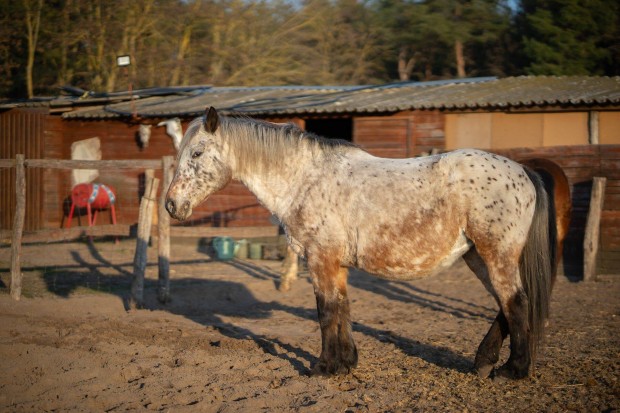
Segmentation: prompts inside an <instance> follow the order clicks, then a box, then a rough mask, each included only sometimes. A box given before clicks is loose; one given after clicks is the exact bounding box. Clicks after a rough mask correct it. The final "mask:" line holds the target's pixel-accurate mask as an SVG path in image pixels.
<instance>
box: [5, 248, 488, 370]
mask: <svg viewBox="0 0 620 413" xmlns="http://www.w3.org/2000/svg"><path fill="white" fill-rule="evenodd" d="M88 253H89V255H90V257H85V256H83V255H82V254H83V252H80V251H71V257H72V259H73V261H74V263H72V264H68V265H64V266H56V267H53V268H52V269H50V268H48V267H30V268H23V270H24V271H42V272H43V279H44V281H45V284H46V287H47V289H48V290H49V291H50V292H52V293H54V294H56V295H58V296H60V297H68V296H69V295H70V294H71V293H72V292H73V291H74V290H76V289H77V288H88V289H92V290H96V291H101V292H105V293H110V294H113V295H116V296H118V297H119V298H120V299H121V300H122V302H123V305H124V306H125V309H128V308H129V291H130V288H131V282H132V278H133V274H132V272H131V269H132V266H133V263H123V264H115V263H113V262H111V261H109V260H108V259H106V258H105V257H104V255H103V254H102V253H101V252H100V251H99V249H98V248H97V246H96V244H94V243H92V242H89V243H88ZM87 258H88V259H87ZM93 259H94V261H95V263H93ZM208 262H210V261H209V260H207V259H196V260H177V261H173V262H172V264H173V265H188V264H203V265H204V264H206V263H208ZM226 263H227V264H228V265H230V266H232V267H234V268H236V269H238V270H241V271H243V272H244V273H245V274H247V275H249V276H250V277H253V278H256V279H259V280H264V281H269V280H271V281H273V283H274V290H275V288H276V287H277V285H278V283H279V274H278V273H277V272H275V271H273V270H271V269H270V268H267V267H263V266H260V265H257V264H255V263H252V262H249V261H244V260H237V259H235V260H231V261H226ZM156 265H157V264H150V265H149V266H156ZM102 268H105V269H106V273H104V272H102V271H101V269H102ZM110 269H112V270H114V272H116V275H110V274H109V272H110ZM352 272H354V274H352V276H351V277H350V284H351V285H352V286H354V287H356V288H360V289H364V290H367V291H371V292H372V293H375V294H380V295H383V296H384V297H386V298H388V299H390V300H399V301H403V302H407V303H411V304H412V305H417V306H420V307H424V308H429V309H432V310H434V311H440V312H445V313H448V314H451V315H452V316H454V317H457V318H469V319H473V318H482V319H485V320H488V321H489V322H490V321H491V320H492V317H491V315H492V314H494V313H495V310H493V309H490V308H487V307H483V306H478V305H475V304H472V303H468V302H465V301H463V300H460V299H458V298H451V297H446V296H443V295H440V294H436V293H433V292H430V291H425V290H422V289H419V288H417V287H413V286H411V285H409V284H407V283H402V282H393V281H392V282H390V281H385V280H381V279H378V278H376V277H372V276H370V275H367V274H366V273H363V272H361V271H352ZM170 283H171V291H172V293H173V300H172V302H169V303H166V304H162V303H160V302H159V301H158V300H157V298H156V289H157V280H152V279H145V284H144V291H145V295H144V308H145V309H150V310H162V311H168V312H170V313H172V314H176V315H180V316H183V317H186V318H188V319H190V320H192V321H194V322H197V323H199V324H201V325H204V326H213V327H214V328H216V329H218V330H219V331H220V332H221V333H222V334H223V335H225V336H227V337H230V338H235V339H248V340H252V341H254V342H255V343H256V344H257V345H258V346H259V347H260V348H261V349H262V350H263V351H264V352H266V353H269V354H272V355H274V356H276V357H279V358H281V359H283V360H286V361H287V362H289V363H290V364H291V365H292V366H293V367H294V368H295V369H296V370H297V371H298V372H299V373H300V374H302V375H308V374H309V373H310V371H309V370H308V369H307V368H306V367H305V366H304V363H303V361H302V360H305V361H306V362H307V363H305V364H308V365H313V364H314V363H315V362H316V361H317V356H315V355H313V354H310V353H309V352H307V351H306V350H304V349H302V348H299V347H297V346H294V345H291V344H289V343H287V342H286V341H282V340H281V339H277V338H274V337H272V336H270V337H267V336H265V335H262V334H257V333H255V332H253V331H251V330H249V329H246V328H243V327H239V326H237V325H234V324H231V323H228V322H226V321H224V320H223V319H222V317H227V316H236V317H244V318H249V319H268V318H270V317H271V314H272V313H273V312H274V311H283V312H287V313H289V314H291V315H293V316H295V317H299V318H301V319H306V320H313V321H317V316H316V310H314V309H308V308H303V307H293V306H288V305H284V304H281V303H278V302H275V301H269V302H263V301H260V300H258V299H257V298H256V297H255V296H254V295H253V294H252V292H251V291H250V290H248V288H247V287H246V286H245V285H244V284H242V283H239V282H233V281H225V280H208V279H204V278H200V279H199V278H188V277H184V278H182V279H174V278H173V279H171V280H170ZM0 288H3V287H2V286H0ZM311 291H312V290H311V288H309V290H308V293H309V294H312V292H311ZM187 295H189V296H193V297H197V298H199V299H194V300H189V299H188V300H183V299H182V297H183V296H186V297H187ZM429 296H430V297H435V298H436V299H430V298H428V297H429ZM189 303H191V304H189ZM196 303H198V304H196ZM353 330H354V331H356V332H359V333H362V334H364V335H366V336H368V337H372V338H374V339H376V340H379V341H381V342H390V343H392V344H394V346H396V347H397V348H398V349H400V350H401V351H402V352H403V353H404V354H407V355H409V356H413V357H418V358H420V359H422V360H424V361H426V362H428V363H431V364H435V365H437V366H439V367H442V368H447V369H452V370H456V371H459V372H462V373H468V372H471V371H472V360H470V359H468V358H465V357H463V356H462V355H460V354H457V353H455V352H453V351H451V350H450V349H447V348H444V347H437V346H433V345H429V344H425V343H420V342H418V341H416V340H414V339H412V338H408V337H402V336H400V335H396V334H394V333H393V332H391V331H389V330H382V329H377V328H374V327H371V326H368V325H365V324H362V323H358V322H353ZM278 347H280V348H281V349H284V351H282V350H278ZM291 354H292V355H293V356H291Z"/></svg>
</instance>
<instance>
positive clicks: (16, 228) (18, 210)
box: [11, 154, 26, 300]
mask: <svg viewBox="0 0 620 413" xmlns="http://www.w3.org/2000/svg"><path fill="white" fill-rule="evenodd" d="M15 159H16V164H15V195H17V202H16V205H15V216H14V217H13V234H12V237H11V297H12V298H13V299H14V300H19V299H20V298H21V296H22V268H21V265H20V259H21V254H22V234H23V232H24V217H25V215H26V171H25V170H24V155H23V154H18V155H16V156H15Z"/></svg>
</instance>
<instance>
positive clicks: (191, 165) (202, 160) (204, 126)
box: [166, 107, 232, 220]
mask: <svg viewBox="0 0 620 413" xmlns="http://www.w3.org/2000/svg"><path fill="white" fill-rule="evenodd" d="M219 127H220V118H219V116H218V114H217V112H216V111H215V109H214V108H212V107H211V108H209V109H208V110H207V111H206V113H205V116H204V117H202V118H200V119H197V120H196V121H194V122H192V123H191V124H190V127H189V128H188V130H187V132H186V133H185V136H184V137H183V141H182V143H181V148H180V151H179V154H178V157H177V170H176V172H175V174H174V178H173V179H172V182H171V184H170V188H168V193H167V195H166V210H168V213H169V214H170V215H171V216H172V217H173V218H176V219H179V220H184V219H187V218H188V217H189V216H190V215H191V214H192V209H193V208H194V207H195V206H196V205H199V204H200V203H202V202H203V201H204V200H205V199H207V197H209V195H211V194H212V193H214V192H215V191H217V190H219V189H221V188H223V187H224V186H225V185H226V184H227V183H228V182H229V181H230V179H231V177H232V171H231V169H230V167H229V166H228V164H227V163H226V162H225V160H224V159H223V142H222V140H221V139H220V130H219Z"/></svg>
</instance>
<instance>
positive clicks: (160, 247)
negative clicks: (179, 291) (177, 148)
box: [157, 156, 174, 303]
mask: <svg viewBox="0 0 620 413" xmlns="http://www.w3.org/2000/svg"><path fill="white" fill-rule="evenodd" d="M162 163H163V176H162V180H163V181H162V188H161V194H160V196H159V210H158V212H159V216H158V219H157V229H158V234H159V235H158V240H157V264H158V269H159V278H158V282H157V299H158V300H159V301H160V302H162V303H167V302H169V301H170V215H168V211H166V193H167V192H168V187H169V186H170V183H171V182H172V176H173V173H174V171H173V170H172V168H173V166H174V158H173V157H172V156H164V157H163V159H162Z"/></svg>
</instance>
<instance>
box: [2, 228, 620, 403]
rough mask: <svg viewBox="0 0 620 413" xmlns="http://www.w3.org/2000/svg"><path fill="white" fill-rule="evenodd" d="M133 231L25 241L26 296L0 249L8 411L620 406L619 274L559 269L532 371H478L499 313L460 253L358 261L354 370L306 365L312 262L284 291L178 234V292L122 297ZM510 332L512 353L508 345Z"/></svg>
mask: <svg viewBox="0 0 620 413" xmlns="http://www.w3.org/2000/svg"><path fill="white" fill-rule="evenodd" d="M134 246H135V243H134V241H132V240H124V241H121V243H120V244H115V243H113V242H103V241H101V242H97V241H95V242H94V243H89V242H81V243H60V244H50V245H34V246H28V245H26V246H24V250H23V260H22V266H23V273H24V281H23V284H24V297H23V298H22V300H21V301H19V302H15V301H13V300H11V298H10V297H9V295H8V286H9V281H10V280H9V277H10V276H9V263H10V248H9V247H6V246H4V247H2V248H0V411H1V412H35V411H62V412H66V411H102V412H103V411H105V412H116V411H128V410H133V411H150V410H155V411H170V412H176V411H190V412H194V411H206V412H257V411H269V412H279V411H281V412H288V411H304V412H305V411H307V412H315V411H316V412H346V411H351V412H366V411H369V412H379V411H442V412H443V411H470V412H501V411H519V412H522V411H532V412H539V411H551V412H565V411H578V412H581V411H584V412H612V411H617V410H618V409H619V408H620V382H619V377H618V376H619V371H620V370H619V367H620V346H619V344H620V334H619V333H620V328H619V327H620V322H619V319H620V314H619V309H620V306H619V303H620V274H612V275H604V276H601V277H600V278H599V281H597V282H589V283H584V282H571V281H570V280H568V279H567V278H566V277H563V276H560V278H559V280H558V283H557V285H556V288H555V291H554V294H553V300H552V317H551V319H550V322H549V327H548V330H547V332H546V335H545V344H544V345H543V346H542V349H541V354H540V355H539V358H538V361H537V363H536V369H535V372H534V374H533V376H532V377H531V378H529V379H526V380H523V381H518V382H508V383H496V382H493V381H491V380H489V379H480V378H478V377H477V376H476V375H475V374H474V372H473V371H472V365H473V359H474V354H475V351H476V348H477V346H478V344H479V342H480V340H481V339H482V337H483V336H484V334H485V333H486V331H487V329H488V327H489V325H490V322H491V320H492V319H493V317H494V316H495V313H496V305H495V303H494V301H493V299H492V298H491V297H490V296H489V295H488V293H487V292H486V291H485V290H484V289H483V287H482V285H481V284H480V282H479V281H478V280H477V279H476V278H475V277H474V275H473V274H472V273H470V272H469V270H467V268H466V267H465V265H464V264H463V263H462V262H459V263H458V264H457V265H455V266H454V267H453V268H451V269H449V270H447V271H445V272H444V273H442V274H440V275H438V276H435V277H432V278H427V279H422V280H418V281H412V282H389V281H385V280H381V279H378V278H375V277H372V276H369V275H367V274H364V273H361V272H356V271H352V273H351V275H350V278H349V281H350V282H349V284H350V299H351V302H352V304H351V309H352V319H353V320H354V325H353V330H354V337H355V340H356V342H357V345H358V350H359V354H360V359H359V367H358V368H357V369H355V370H354V371H353V372H352V373H350V374H348V375H344V376H339V377H334V378H317V377H311V376H309V369H310V366H311V365H312V364H313V362H314V361H315V360H316V358H317V356H318V355H319V352H320V332H319V330H318V323H317V321H316V310H315V300H314V295H313V293H312V287H311V285H310V282H309V279H308V275H307V273H305V272H302V274H301V276H300V279H299V280H298V281H297V282H295V283H294V284H293V286H292V289H291V291H290V292H288V293H284V294H283V293H280V292H278V291H277V290H276V286H277V283H278V271H279V269H280V265H281V263H280V262H278V261H251V260H234V261H227V262H218V261H213V260H212V259H210V258H209V257H208V256H207V255H206V254H205V253H204V252H202V251H200V249H199V248H197V247H196V246H192V245H191V244H188V245H183V246H179V245H177V244H173V246H172V260H171V261H172V262H171V269H172V281H171V286H172V294H173V301H172V302H171V303H169V304H167V305H161V304H159V303H158V302H157V300H156V299H155V288H156V283H157V279H156V278H157V260H156V248H149V266H148V268H147V281H146V284H145V286H146V288H145V290H146V307H147V309H145V310H131V311H127V310H126V300H127V294H128V291H129V286H130V283H131V272H132V267H133V264H132V260H133V251H134ZM506 350H507V349H506V345H505V346H504V351H503V352H502V358H503V359H505V358H506V357H507V351H506Z"/></svg>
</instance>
